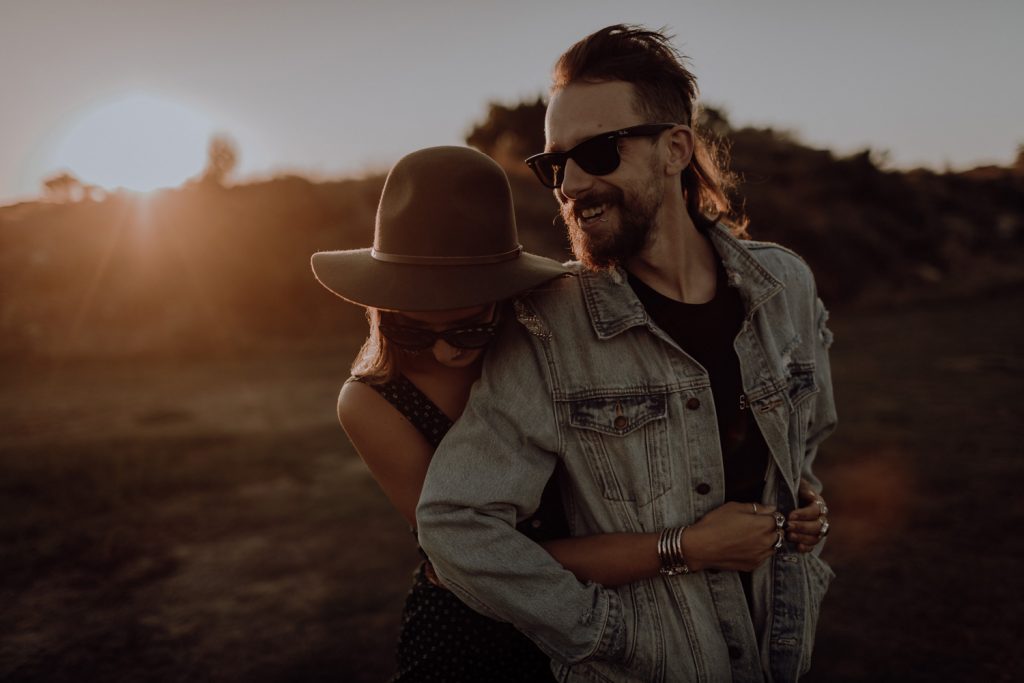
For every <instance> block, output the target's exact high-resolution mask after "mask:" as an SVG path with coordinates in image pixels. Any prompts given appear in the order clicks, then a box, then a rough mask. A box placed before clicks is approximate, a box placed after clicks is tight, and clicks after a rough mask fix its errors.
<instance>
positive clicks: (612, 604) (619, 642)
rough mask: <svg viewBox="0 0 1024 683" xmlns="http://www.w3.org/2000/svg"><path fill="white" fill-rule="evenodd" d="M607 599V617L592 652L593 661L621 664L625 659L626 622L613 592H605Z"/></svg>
mask: <svg viewBox="0 0 1024 683" xmlns="http://www.w3.org/2000/svg"><path fill="white" fill-rule="evenodd" d="M605 595H606V596H607V597H608V616H607V618H606V619H605V622H604V632H603V633H602V634H601V640H600V642H599V643H598V644H597V649H596V650H594V653H593V655H591V656H592V657H593V658H594V659H603V660H605V661H609V662H621V661H623V660H624V659H625V657H626V620H625V616H624V615H623V611H622V601H621V600H619V596H618V594H617V593H616V592H615V591H613V590H607V589H606V590H605Z"/></svg>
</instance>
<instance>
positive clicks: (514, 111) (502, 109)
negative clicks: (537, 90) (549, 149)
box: [466, 97, 547, 173]
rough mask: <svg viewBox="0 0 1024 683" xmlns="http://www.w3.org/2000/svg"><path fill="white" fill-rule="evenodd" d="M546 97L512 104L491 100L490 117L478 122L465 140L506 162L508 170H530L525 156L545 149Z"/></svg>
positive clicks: (500, 161) (499, 160)
mask: <svg viewBox="0 0 1024 683" xmlns="http://www.w3.org/2000/svg"><path fill="white" fill-rule="evenodd" d="M546 108H547V105H546V104H545V102H544V100H543V99H542V98H540V97H538V98H537V99H536V100H534V101H533V102H521V103H519V104H514V105H512V106H506V105H504V104H498V103H496V102H491V103H490V104H489V105H488V109H487V118H486V119H484V121H483V122H481V123H477V124H476V125H474V126H473V128H472V129H471V130H470V131H469V134H468V135H467V136H466V143H467V144H469V145H470V146H472V147H476V148H477V149H479V150H480V151H481V152H483V153H484V154H487V155H489V156H490V157H491V158H492V159H494V160H495V161H497V162H498V163H499V164H501V165H502V166H504V167H505V168H506V169H507V170H510V171H515V172H525V173H529V170H528V169H527V168H526V166H525V165H524V164H523V159H525V158H526V157H528V156H530V155H531V154H536V153H537V152H540V151H543V149H544V111H545V109H546Z"/></svg>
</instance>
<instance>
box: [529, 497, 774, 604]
mask: <svg viewBox="0 0 1024 683" xmlns="http://www.w3.org/2000/svg"><path fill="white" fill-rule="evenodd" d="M773 512H775V508H774V507H771V506H768V505H758V506H757V512H756V513H755V512H754V508H753V507H752V506H751V504H750V503H749V502H746V503H740V502H729V503H725V504H724V505H721V506H719V507H717V508H715V509H714V510H712V511H711V512H709V513H708V514H706V515H705V516H704V517H702V518H701V519H700V520H698V521H697V522H695V523H694V524H692V525H691V526H689V527H687V528H686V530H685V531H684V532H683V540H682V544H683V555H684V557H685V558H686V564H687V567H688V568H689V569H690V571H691V572H697V571H701V570H704V569H732V570H738V571H748V572H749V571H753V570H754V569H755V568H756V567H757V566H758V565H760V564H761V563H762V562H764V561H765V560H766V559H768V558H769V557H771V555H772V554H773V553H774V551H775V548H774V544H775V541H776V538H777V537H776V526H775V520H774V519H773V517H772V513H773ZM659 536H660V534H658V533H649V534H641V533H609V534H599V535H595V536H582V537H578V538H564V539H557V540H554V541H548V542H546V543H543V544H542V545H543V546H544V549H545V550H547V551H548V552H549V553H550V554H551V556H552V557H554V558H555V559H556V560H558V562H559V564H561V565H562V566H563V567H565V568H566V569H568V570H569V571H571V572H572V573H573V574H575V575H576V577H577V578H578V579H579V580H580V581H593V582H595V583H599V584H601V585H603V586H620V585H622V584H626V583H631V582H633V581H640V580H641V579H649V578H651V577H654V576H657V575H658V574H659V573H660V571H661V561H660V559H659V558H658V537H659Z"/></svg>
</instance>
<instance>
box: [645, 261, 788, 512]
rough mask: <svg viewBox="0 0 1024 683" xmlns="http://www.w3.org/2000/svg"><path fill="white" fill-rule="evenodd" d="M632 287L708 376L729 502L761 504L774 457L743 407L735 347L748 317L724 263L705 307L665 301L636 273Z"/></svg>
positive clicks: (656, 319) (664, 298)
mask: <svg viewBox="0 0 1024 683" xmlns="http://www.w3.org/2000/svg"><path fill="white" fill-rule="evenodd" d="M629 284H630V286H632V288H633V291H634V292H636V295H637V297H638V298H639V299H640V302H641V303H642V304H643V305H644V308H646V309H647V313H648V314H649V315H650V316H651V319H652V320H654V322H655V323H657V325H658V326H659V327H660V328H661V329H663V330H665V332H666V333H668V335H669V336H670V337H672V339H673V340H675V342H676V343H677V344H678V345H679V348H681V349H683V350H684V351H685V352H686V353H687V354H689V355H690V356H691V357H692V358H693V359H694V360H695V361H697V362H698V363H700V364H701V365H702V366H704V369H705V370H707V371H708V376H709V379H710V381H711V393H712V394H713V396H714V399H715V413H716V416H717V418H718V435H719V439H720V441H721V444H722V466H723V469H724V471H725V500H726V501H740V502H743V503H748V502H760V500H761V493H762V491H763V489H764V474H765V472H766V470H767V467H768V457H769V455H768V445H767V444H766V443H765V441H764V437H763V436H762V435H761V430H760V429H758V427H757V423H756V422H755V421H754V417H753V416H752V415H751V412H750V409H749V408H748V407H746V406H745V405H743V406H741V399H740V397H741V395H742V394H743V383H742V379H741V377H740V363H739V359H738V358H737V357H736V351H735V349H734V348H733V341H734V340H735V339H736V335H737V334H738V333H739V330H740V326H741V325H742V324H743V317H744V315H745V311H744V309H743V302H742V300H741V299H740V295H739V292H738V291H736V289H734V288H733V287H730V286H729V284H728V281H727V279H726V276H725V270H724V268H722V264H721V263H719V264H718V285H717V287H716V290H715V297H714V298H713V299H712V300H711V301H708V302H707V303H703V304H687V303H683V302H681V301H676V300H675V299H670V298H668V297H666V296H663V295H661V294H659V293H658V292H656V291H654V290H653V289H651V288H650V287H648V286H647V285H646V284H644V283H643V282H642V281H641V280H640V279H639V278H638V277H636V276H635V275H633V274H632V273H630V274H629Z"/></svg>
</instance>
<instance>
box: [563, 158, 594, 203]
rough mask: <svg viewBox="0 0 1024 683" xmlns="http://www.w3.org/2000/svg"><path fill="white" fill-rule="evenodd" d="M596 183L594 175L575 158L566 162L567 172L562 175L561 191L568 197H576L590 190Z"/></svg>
mask: <svg viewBox="0 0 1024 683" xmlns="http://www.w3.org/2000/svg"><path fill="white" fill-rule="evenodd" d="M593 184H594V176H592V175H590V174H589V173H587V172H586V171H584V170H583V169H582V168H580V165H579V164H577V163H576V162H575V161H574V160H573V159H569V160H567V161H566V162H565V174H564V176H563V177H562V187H561V188H560V192H561V193H562V194H563V195H564V196H565V197H567V198H568V199H576V198H577V197H579V196H580V195H581V194H583V193H584V192H586V191H587V190H589V189H590V188H591V187H592V186H593Z"/></svg>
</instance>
